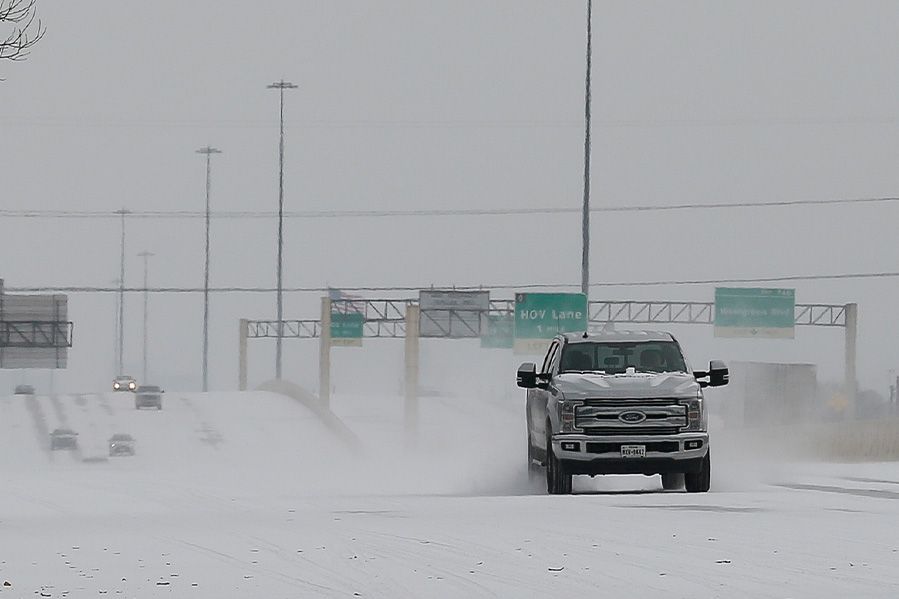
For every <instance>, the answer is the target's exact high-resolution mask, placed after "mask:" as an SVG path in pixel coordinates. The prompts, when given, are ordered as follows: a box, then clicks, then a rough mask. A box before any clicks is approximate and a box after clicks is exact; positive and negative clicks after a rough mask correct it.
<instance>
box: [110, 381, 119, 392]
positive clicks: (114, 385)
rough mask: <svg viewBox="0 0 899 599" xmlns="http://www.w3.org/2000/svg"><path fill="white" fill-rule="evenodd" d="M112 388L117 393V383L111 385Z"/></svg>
mask: <svg viewBox="0 0 899 599" xmlns="http://www.w3.org/2000/svg"><path fill="white" fill-rule="evenodd" d="M112 388H113V389H115V390H116V391H118V390H119V384H118V383H113V384H112Z"/></svg>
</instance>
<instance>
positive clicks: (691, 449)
mask: <svg viewBox="0 0 899 599" xmlns="http://www.w3.org/2000/svg"><path fill="white" fill-rule="evenodd" d="M728 378H729V375H728V369H727V366H725V364H724V363H723V362H719V361H712V362H711V363H710V364H709V369H708V370H707V371H693V370H691V368H690V367H689V364H688V363H687V361H686V359H685V358H684V355H683V352H682V351H681V348H680V345H679V344H678V342H677V340H676V339H675V338H674V337H673V336H672V335H671V334H669V333H664V332H656V331H615V332H603V333H598V334H587V333H576V334H575V333H568V334H564V335H558V336H557V337H556V338H555V339H553V340H552V342H551V343H550V346H549V349H548V350H547V352H546V357H545V358H544V360H543V365H542V366H541V368H540V369H539V371H538V370H537V366H536V365H535V364H533V363H525V364H522V365H521V366H520V367H519V369H518V381H517V382H518V386H519V387H523V388H525V389H527V427H528V466H529V470H530V471H531V473H535V472H536V470H537V469H538V468H540V467H543V468H545V470H546V488H547V491H548V492H549V493H551V494H567V493H571V477H572V476H573V475H579V474H586V475H590V476H595V475H597V474H645V475H655V474H661V475H662V486H663V488H665V489H677V488H680V487H682V486H683V487H686V490H687V491H688V492H691V493H703V492H706V491H708V490H709V486H710V476H711V467H712V466H711V453H710V451H709V434H708V412H707V409H706V406H705V405H703V392H702V390H703V388H704V387H719V386H722V385H726V384H727V383H728Z"/></svg>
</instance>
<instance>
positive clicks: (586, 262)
mask: <svg viewBox="0 0 899 599" xmlns="http://www.w3.org/2000/svg"><path fill="white" fill-rule="evenodd" d="M592 66H593V0H587V77H586V80H585V93H584V212H583V216H582V222H581V235H582V238H583V247H582V253H581V293H583V294H584V295H586V296H587V297H588V298H589V297H590V101H591V89H590V88H591V80H590V71H591V69H592Z"/></svg>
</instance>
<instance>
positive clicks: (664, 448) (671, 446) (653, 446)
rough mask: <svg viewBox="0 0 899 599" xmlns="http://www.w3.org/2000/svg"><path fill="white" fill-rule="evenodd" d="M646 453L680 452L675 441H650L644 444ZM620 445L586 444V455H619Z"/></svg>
mask: <svg viewBox="0 0 899 599" xmlns="http://www.w3.org/2000/svg"><path fill="white" fill-rule="evenodd" d="M645 445H646V451H658V452H660V453H677V452H678V451H679V450H680V447H679V444H678V442H677V441H650V442H649V443H645ZM621 446H622V443H587V453H621Z"/></svg>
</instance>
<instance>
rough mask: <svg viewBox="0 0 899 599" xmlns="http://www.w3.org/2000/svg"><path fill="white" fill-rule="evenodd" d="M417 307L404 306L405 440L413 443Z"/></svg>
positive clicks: (416, 379)
mask: <svg viewBox="0 0 899 599" xmlns="http://www.w3.org/2000/svg"><path fill="white" fill-rule="evenodd" d="M419 316H420V314H419V308H418V306H413V305H410V306H408V307H407V308H406V347H405V350H406V351H405V357H406V376H405V383H406V385H405V391H406V401H405V410H404V415H405V424H406V440H407V443H408V444H409V445H415V443H416V441H417V438H418V355H419V336H418V331H419V329H418V327H419Z"/></svg>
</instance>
